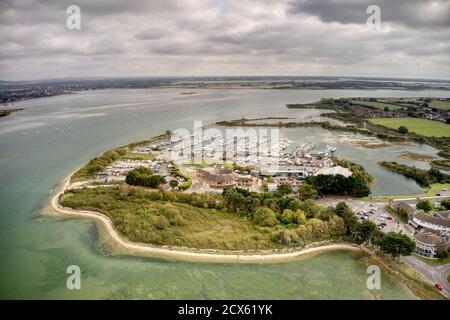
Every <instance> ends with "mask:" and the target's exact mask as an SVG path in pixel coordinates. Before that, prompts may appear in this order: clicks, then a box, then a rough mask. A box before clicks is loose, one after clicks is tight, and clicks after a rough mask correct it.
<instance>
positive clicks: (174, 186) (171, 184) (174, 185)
mask: <svg viewBox="0 0 450 320" xmlns="http://www.w3.org/2000/svg"><path fill="white" fill-rule="evenodd" d="M169 184H170V186H171V187H172V189H175V188H176V187H177V186H178V181H177V180H170V182H169Z"/></svg>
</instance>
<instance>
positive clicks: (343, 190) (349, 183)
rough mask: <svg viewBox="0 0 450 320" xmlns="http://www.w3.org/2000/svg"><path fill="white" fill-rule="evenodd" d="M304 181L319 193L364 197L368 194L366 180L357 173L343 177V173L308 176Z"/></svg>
mask: <svg viewBox="0 0 450 320" xmlns="http://www.w3.org/2000/svg"><path fill="white" fill-rule="evenodd" d="M305 181H306V183H308V184H310V185H312V186H313V187H314V188H315V189H316V190H317V191H318V192H319V193H320V194H336V195H345V196H347V195H348V196H354V197H366V196H368V195H369V194H370V188H369V186H368V184H367V182H366V181H365V180H364V178H362V177H361V176H358V175H351V176H350V177H344V176H343V175H340V174H337V175H324V174H319V175H317V176H310V177H308V178H306V180H305Z"/></svg>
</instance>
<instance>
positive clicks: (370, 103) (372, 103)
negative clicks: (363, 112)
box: [352, 100, 402, 110]
mask: <svg viewBox="0 0 450 320" xmlns="http://www.w3.org/2000/svg"><path fill="white" fill-rule="evenodd" d="M352 102H353V103H355V104H360V105H363V106H368V107H375V108H378V109H382V110H383V109H384V108H385V107H388V109H389V110H397V109H401V108H402V107H399V106H396V105H394V104H390V103H384V102H379V101H368V100H352Z"/></svg>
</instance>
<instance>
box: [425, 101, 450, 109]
mask: <svg viewBox="0 0 450 320" xmlns="http://www.w3.org/2000/svg"><path fill="white" fill-rule="evenodd" d="M430 106H431V107H432V108H438V109H442V110H450V101H438V100H435V101H431V103H430Z"/></svg>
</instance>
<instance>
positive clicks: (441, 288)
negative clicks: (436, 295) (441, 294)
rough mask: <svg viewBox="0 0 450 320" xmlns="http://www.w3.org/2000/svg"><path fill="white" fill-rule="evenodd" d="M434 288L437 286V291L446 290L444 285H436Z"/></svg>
mask: <svg viewBox="0 0 450 320" xmlns="http://www.w3.org/2000/svg"><path fill="white" fill-rule="evenodd" d="M434 286H435V287H436V289H438V290H439V291H442V290H444V286H443V285H442V283H436V284H435V285H434Z"/></svg>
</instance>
